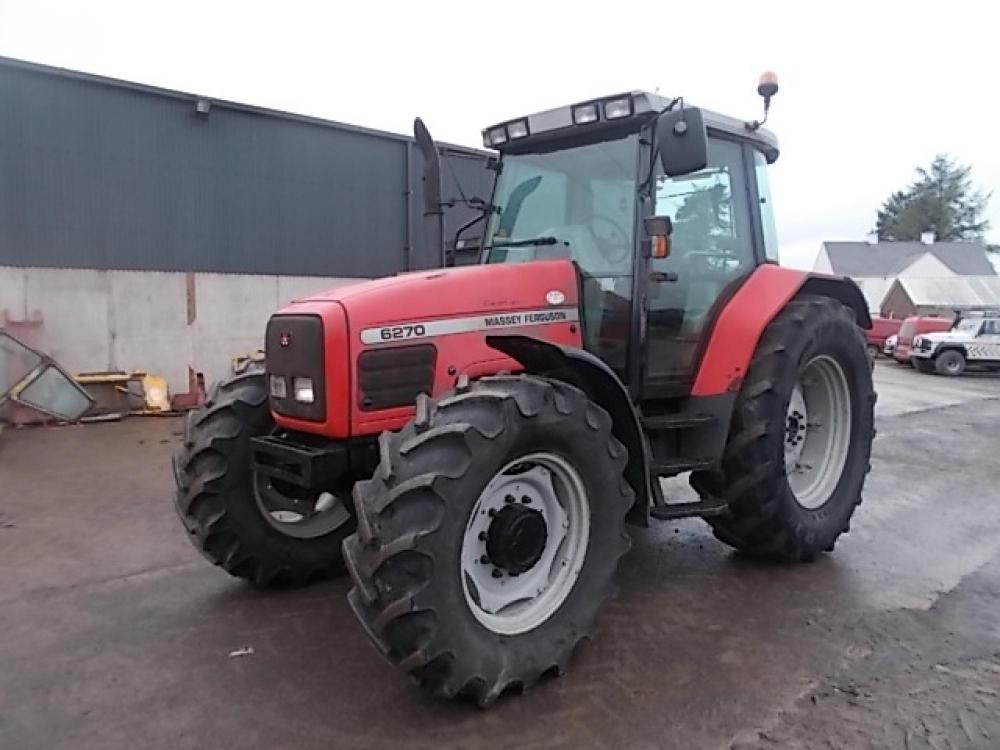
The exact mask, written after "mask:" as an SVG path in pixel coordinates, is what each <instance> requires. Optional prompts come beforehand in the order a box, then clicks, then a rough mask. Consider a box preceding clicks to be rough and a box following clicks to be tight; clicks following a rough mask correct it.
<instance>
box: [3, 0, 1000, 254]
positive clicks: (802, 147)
mask: <svg viewBox="0 0 1000 750" xmlns="http://www.w3.org/2000/svg"><path fill="white" fill-rule="evenodd" d="M991 6H993V3H989V2H966V1H964V0H951V1H950V2H947V3H943V2H940V0H937V2H933V3H930V2H927V3H924V2H919V1H917V2H915V1H914V0H911V1H910V2H886V1H884V0H868V1H867V2H850V1H848V0H841V1H839V2H836V3H832V2H831V3H821V4H819V3H805V2H795V3H769V2H763V1H761V0H757V1H755V2H739V3H728V2H720V1H719V0H715V1H714V2H689V3H682V2H678V1H676V0H675V1H670V0H659V1H658V2H646V1H645V0H640V1H637V0H633V1H632V2H610V3H609V2H585V1H584V0H575V1H574V2H565V3H556V2H545V1H544V0H534V1H533V2H513V1H509V0H491V1H490V2H432V1H427V2H417V1H415V0H411V1H410V2H405V3H393V2H377V1H376V2H356V1H354V2H335V3H329V2H323V3H320V2H316V3H306V2H290V1H288V0H284V1H283V2H270V3H258V2H248V1H246V0H244V1H242V2H210V0H201V2H189V1H188V0H171V1H170V2H159V3H157V2H148V1H147V2H138V1H137V0H131V1H116V2H111V1H109V2H102V1H101V0H90V1H89V2H79V0H62V1H60V0H0V55H3V56H9V57H15V58H20V59H23V60H30V61H33V62H39V63H45V64H48V65H55V66H59V67H65V68H71V69H75V70H82V71H86V72H88V73H96V74H99V75H106V76H112V77H116V78H124V79H127V80H132V81H139V82H142V83H148V84H153V85H156V86H163V87H167V88H173V89H180V90H183V91H189V92H194V93H199V94H204V95H207V96H212V97H216V98H220V99H231V100H235V101H240V102H246V103H250V104H256V105H260V106H265V107H274V108H277V109H282V110H288V111H292V112H299V113H303V114H309V115H314V116H318V117H324V118H329V119H333V120H340V121H343V122H349V123H354V124H358V125H365V126H369V127H374V128H379V129H383V130H390V131H396V132H409V130H410V127H411V123H412V120H413V117H414V115H417V114H419V115H421V116H422V117H423V118H424V119H425V121H426V122H427V124H428V125H429V127H430V128H431V132H432V133H433V134H434V136H435V137H436V138H437V139H439V140H445V141H450V142H452V143H458V144H463V145H468V146H480V145H481V142H480V135H479V131H480V130H481V129H482V128H483V127H484V126H486V125H488V124H492V123H494V122H496V121H499V120H505V119H509V118H512V117H515V116H517V115H521V114H527V113H529V112H533V111H536V110H540V109H546V108H550V107H553V106H558V105H561V104H568V103H571V102H576V101H581V100H585V99H588V98H592V97H596V96H601V95H604V94H611V93H616V92H619V91H623V90H628V89H636V88H639V89H650V90H654V89H656V88H659V89H660V92H661V93H664V94H670V95H683V96H684V97H685V99H686V100H687V101H688V102H690V103H696V104H700V105H702V106H705V107H708V108H711V109H715V110H718V111H722V112H725V113H727V114H732V115H736V116H740V117H746V118H753V117H756V116H758V114H759V110H760V102H759V99H758V98H757V95H756V92H755V88H756V80H757V76H758V74H759V73H760V72H761V71H763V70H765V69H773V70H775V71H777V72H778V74H779V77H780V80H781V92H780V93H779V94H778V96H777V97H776V98H775V100H774V103H773V106H772V116H771V120H770V122H769V126H770V127H771V128H772V129H773V130H774V131H775V132H776V133H777V135H778V137H779V138H780V139H781V143H782V156H781V158H780V159H779V160H778V163H777V164H776V165H775V166H774V167H773V168H772V170H773V177H772V179H773V187H774V193H775V201H776V207H777V213H778V226H779V231H780V233H781V238H782V261H783V262H784V263H785V264H787V265H795V266H806V267H808V266H811V264H812V262H813V260H814V258H815V255H816V252H817V250H818V248H819V243H820V242H822V241H823V240H864V239H866V235H867V233H868V232H869V231H870V230H871V229H872V227H873V225H874V222H875V211H876V209H877V207H878V206H879V204H880V203H881V201H882V200H883V199H884V198H885V197H886V195H888V193H889V192H890V191H892V190H894V189H897V188H900V187H903V186H905V185H906V184H907V183H908V182H909V181H911V180H912V178H913V176H914V168H915V167H916V166H917V165H920V164H925V163H928V162H929V161H930V160H931V159H932V158H933V156H934V155H935V154H936V153H939V152H948V153H950V154H953V155H954V156H956V157H957V158H958V159H959V160H960V161H962V162H964V163H969V164H971V165H973V169H974V176H975V178H976V181H977V182H978V183H979V184H980V185H981V186H983V187H985V188H986V189H988V190H995V191H996V193H997V195H996V196H995V197H994V199H993V201H992V202H991V204H990V211H989V218H990V220H991V222H992V225H993V228H992V229H991V231H990V232H989V234H988V237H989V239H990V240H991V241H993V242H1000V145H998V142H997V135H996V134H997V132H998V131H1000V103H998V102H1000V93H998V79H1000V75H998V74H1000V54H998V52H997V41H996V40H997V29H998V27H1000V10H993V9H991ZM2 105H3V103H2V102H0V106H2Z"/></svg>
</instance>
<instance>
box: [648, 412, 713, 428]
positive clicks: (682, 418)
mask: <svg viewBox="0 0 1000 750" xmlns="http://www.w3.org/2000/svg"><path fill="white" fill-rule="evenodd" d="M717 421H718V420H716V418H715V417H714V416H712V415H711V414H656V415H652V416H648V417H643V418H642V424H643V426H644V427H645V428H646V429H647V430H653V431H656V432H662V431H665V430H688V429H691V428H694V427H707V426H709V425H713V424H715V423H716V422H717Z"/></svg>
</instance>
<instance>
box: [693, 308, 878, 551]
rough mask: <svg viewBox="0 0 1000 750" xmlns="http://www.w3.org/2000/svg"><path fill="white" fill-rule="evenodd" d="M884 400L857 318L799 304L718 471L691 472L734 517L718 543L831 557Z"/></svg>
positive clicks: (763, 365)
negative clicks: (879, 401)
mask: <svg viewBox="0 0 1000 750" xmlns="http://www.w3.org/2000/svg"><path fill="white" fill-rule="evenodd" d="M874 404H875V392H874V389H873V386H872V373H871V365H870V362H869V360H868V356H867V354H866V352H865V343H864V338H863V337H862V335H861V332H860V329H859V328H858V327H857V325H856V324H855V322H854V317H853V315H852V314H851V312H850V311H849V310H848V309H847V308H846V307H845V306H844V305H842V304H840V303H839V302H837V301H835V300H832V299H829V298H826V297H815V296H804V297H801V298H798V299H795V300H793V301H792V302H790V303H789V304H788V306H787V307H786V308H785V309H784V310H783V311H782V312H781V313H780V314H779V315H778V316H777V317H776V318H775V319H774V321H772V322H771V323H770V324H769V325H768V327H767V328H766V329H765V331H764V334H763V336H762V337H761V340H760V343H759V344H758V346H757V351H756V353H755V355H754V358H753V361H752V363H751V365H750V369H749V371H748V373H747V376H746V379H745V380H744V381H743V386H742V388H741V390H740V394H739V396H738V397H737V400H736V404H735V406H734V408H733V417H732V423H731V426H730V433H729V439H728V442H727V445H726V449H725V453H724V456H723V460H722V467H721V470H720V471H718V472H698V473H695V474H692V476H691V483H692V485H693V486H694V488H695V489H696V490H697V491H698V492H699V493H700V494H701V495H702V496H703V497H710V498H713V499H723V500H725V501H726V503H727V504H728V509H727V511H726V512H725V513H724V514H722V515H719V516H715V517H712V518H709V519H708V520H709V523H711V525H712V527H713V529H714V531H715V534H716V536H718V537H719V539H721V540H722V541H723V542H726V543H727V544H729V545H731V546H734V547H736V548H737V549H739V550H741V551H744V552H746V553H748V554H751V555H754V556H760V557H771V558H777V559H781V560H787V561H807V560H811V559H813V558H814V557H816V555H817V554H819V553H820V552H822V551H824V550H826V551H829V550H832V549H833V546H834V544H835V543H836V541H837V538H838V537H839V536H840V535H841V534H843V533H844V532H846V531H847V530H848V528H849V526H850V521H851V516H852V515H853V514H854V510H855V508H856V507H857V506H858V504H859V503H860V502H861V490H862V487H863V485H864V481H865V475H866V474H867V473H868V470H869V467H870V464H869V459H870V456H871V445H872V438H873V437H874Z"/></svg>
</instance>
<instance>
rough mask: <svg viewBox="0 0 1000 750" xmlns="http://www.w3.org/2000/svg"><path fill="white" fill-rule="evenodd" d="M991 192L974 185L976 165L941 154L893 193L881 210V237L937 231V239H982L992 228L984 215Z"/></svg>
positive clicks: (900, 237) (907, 237)
mask: <svg viewBox="0 0 1000 750" xmlns="http://www.w3.org/2000/svg"><path fill="white" fill-rule="evenodd" d="M989 199H990V193H985V192H983V191H982V190H981V189H977V188H974V187H973V185H972V167H970V166H963V165H961V164H959V163H958V162H956V161H955V160H954V159H953V158H951V157H950V156H948V155H946V154H938V155H937V156H935V157H934V161H932V162H931V164H930V166H929V167H927V168H923V167H920V168H918V169H917V180H916V181H915V182H913V184H911V185H910V186H909V187H907V188H906V189H905V190H897V191H896V192H894V193H893V194H892V195H890V196H889V197H888V198H887V199H886V200H885V202H884V203H883V204H882V208H881V209H879V212H878V218H877V219H876V221H875V234H876V235H878V238H879V240H910V241H913V240H919V239H920V235H922V234H923V233H924V232H933V233H934V237H935V239H936V240H939V241H947V240H982V238H983V234H984V233H985V232H986V230H987V229H989V222H988V221H987V220H986V219H984V218H983V213H984V212H985V211H986V204H987V203H988V202H989Z"/></svg>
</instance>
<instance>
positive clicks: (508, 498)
mask: <svg viewBox="0 0 1000 750" xmlns="http://www.w3.org/2000/svg"><path fill="white" fill-rule="evenodd" d="M503 501H504V502H505V503H512V502H514V496H513V495H507V497H505V498H504V499H503Z"/></svg>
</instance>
